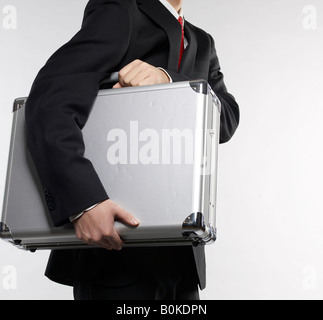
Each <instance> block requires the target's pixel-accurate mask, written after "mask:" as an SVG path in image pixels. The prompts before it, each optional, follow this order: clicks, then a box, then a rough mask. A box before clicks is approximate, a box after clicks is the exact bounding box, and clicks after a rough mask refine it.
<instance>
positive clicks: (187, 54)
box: [179, 20, 197, 74]
mask: <svg viewBox="0 0 323 320" xmlns="http://www.w3.org/2000/svg"><path fill="white" fill-rule="evenodd" d="M184 33H185V37H186V38H187V41H188V46H187V48H186V49H185V51H184V54H183V58H182V62H181V65H180V68H179V71H180V72H182V73H183V74H191V73H192V72H193V69H194V64H195V63H194V62H195V59H196V53H197V40H196V35H195V32H194V31H193V26H192V25H191V24H190V23H189V22H188V21H186V20H185V24H184Z"/></svg>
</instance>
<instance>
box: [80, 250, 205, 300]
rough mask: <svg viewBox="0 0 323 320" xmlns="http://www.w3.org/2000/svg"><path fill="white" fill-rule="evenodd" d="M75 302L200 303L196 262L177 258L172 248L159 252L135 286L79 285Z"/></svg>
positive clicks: (85, 283) (191, 258)
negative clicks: (156, 301) (144, 301)
mask: <svg viewBox="0 0 323 320" xmlns="http://www.w3.org/2000/svg"><path fill="white" fill-rule="evenodd" d="M129 272H131V263H129ZM74 299H75V300H199V299H200V297H199V290H198V277H197V273H196V268H195V262H194V259H193V257H187V259H183V258H182V257H178V255H175V251H173V250H172V248H171V247H169V248H159V249H158V252H157V254H156V256H155V258H154V261H153V263H152V265H151V267H150V269H149V270H148V271H147V272H146V273H145V274H144V275H143V276H142V277H141V278H139V279H138V280H137V281H135V282H134V283H131V284H129V285H127V286H122V287H109V286H106V285H98V284H92V283H88V282H83V281H76V282H75V284H74Z"/></svg>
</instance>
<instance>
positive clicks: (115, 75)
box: [100, 72, 119, 89]
mask: <svg viewBox="0 0 323 320" xmlns="http://www.w3.org/2000/svg"><path fill="white" fill-rule="evenodd" d="M118 82H119V72H112V73H110V75H109V76H108V77H107V78H106V79H104V80H103V81H102V82H101V84H100V89H107V88H112V86H113V85H115V84H116V83H118Z"/></svg>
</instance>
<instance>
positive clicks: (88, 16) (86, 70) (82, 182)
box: [26, 0, 239, 300]
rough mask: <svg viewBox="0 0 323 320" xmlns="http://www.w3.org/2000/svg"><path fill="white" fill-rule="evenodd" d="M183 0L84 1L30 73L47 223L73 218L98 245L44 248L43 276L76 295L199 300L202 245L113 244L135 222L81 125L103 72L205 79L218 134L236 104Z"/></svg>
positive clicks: (228, 127) (152, 79)
mask: <svg viewBox="0 0 323 320" xmlns="http://www.w3.org/2000/svg"><path fill="white" fill-rule="evenodd" d="M182 2H183V1H182V0H90V1H89V2H88V4H87V6H86V8H85V12H84V18H83V23H82V27H81V29H80V31H79V32H78V33H77V34H76V35H75V36H74V37H73V38H72V39H71V40H70V41H69V42H68V43H66V44H65V45H64V46H62V47H61V48H60V49H58V50H57V51H56V52H55V53H54V54H53V55H52V56H51V57H50V58H49V60H48V61H47V63H46V64H45V66H44V67H43V68H42V69H41V70H40V72H39V73H38V75H37V77H36V79H35V81H34V83H33V86H32V88H31V92H30V94H29V98H28V101H27V105H26V123H27V142H28V148H29V150H30V153H31V155H32V158H33V161H34V163H35V165H36V167H37V170H38V174H39V177H40V179H41V182H42V186H43V190H44V195H45V199H46V201H47V205H48V209H49V211H50V214H51V217H52V220H53V223H54V224H55V226H61V225H64V224H66V223H69V222H71V221H72V222H73V224H74V228H75V231H76V235H77V236H78V238H79V239H81V240H83V241H84V242H86V243H88V244H91V245H96V246H98V247H100V248H98V249H86V250H85V249H82V250H61V251H53V252H52V253H51V256H50V258H49V262H48V266H47V269H46V275H47V276H48V277H49V278H50V279H51V280H53V281H56V282H58V283H61V284H65V285H71V286H73V287H74V297H75V299H111V300H112V299H129V300H131V299H142V300H143V299H182V300H183V299H187V300H193V299H199V291H198V285H199V287H200V289H201V290H202V289H204V288H205V285H206V279H205V268H206V264H205V254H204V248H203V247H197V248H193V247H190V246H189V247H173V248H164V247H161V248H122V247H123V242H122V239H121V238H120V237H119V235H118V234H117V232H116V231H115V229H114V226H113V225H114V221H115V220H119V221H122V222H123V223H125V224H128V225H131V226H134V227H136V226H138V225H139V224H140V221H138V220H137V219H136V217H134V216H133V215H132V214H131V213H129V212H126V211H125V210H124V209H123V208H121V207H120V206H119V205H118V204H117V203H115V202H113V199H110V198H109V196H108V193H109V190H105V189H104V188H103V186H102V184H101V182H100V177H98V175H97V174H96V172H95V169H94V168H93V166H92V164H91V162H90V161H89V160H88V159H86V158H85V157H84V143H83V139H82V134H81V130H82V128H83V127H84V125H85V123H86V121H87V119H88V116H89V114H90V111H91V108H92V105H93V102H94V99H95V97H96V95H97V93H98V90H99V88H100V86H101V85H102V83H103V82H104V80H105V79H106V77H107V76H108V75H109V74H110V73H111V72H114V71H116V70H119V71H120V72H119V82H118V83H116V84H114V86H113V87H114V88H121V87H127V86H142V85H153V84H161V83H168V82H177V81H185V80H193V79H205V80H207V81H208V83H209V84H210V85H211V87H212V88H213V90H214V91H215V92H216V94H217V95H218V97H219V99H220V101H221V104H222V114H221V127H220V142H221V143H225V142H227V141H229V140H230V139H231V137H232V136H233V134H234V132H235V130H236V128H237V126H238V123H239V107H238V105H237V103H236V101H235V99H234V98H233V96H232V95H231V94H229V93H228V91H227V89H226V86H225V84H224V80H223V74H222V73H221V71H220V65H219V60H218V57H217V53H216V50H215V46H214V40H213V38H212V37H211V36H210V35H209V34H207V33H206V32H204V31H203V30H201V29H199V28H197V27H195V26H193V25H192V24H190V23H189V22H188V21H186V20H185V19H184V16H183V7H182V5H183V4H182Z"/></svg>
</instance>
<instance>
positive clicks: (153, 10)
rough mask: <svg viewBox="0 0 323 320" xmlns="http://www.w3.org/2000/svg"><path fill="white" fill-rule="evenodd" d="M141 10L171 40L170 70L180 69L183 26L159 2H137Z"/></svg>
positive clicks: (138, 0)
mask: <svg viewBox="0 0 323 320" xmlns="http://www.w3.org/2000/svg"><path fill="white" fill-rule="evenodd" d="M137 3H138V7H139V9H140V10H141V11H142V12H144V13H145V14H146V15H147V16H149V17H150V18H151V19H152V20H153V21H154V22H155V23H157V24H158V25H159V26H160V27H161V28H162V29H163V30H164V31H165V32H166V34H167V37H168V40H169V56H168V66H167V67H168V69H170V70H176V71H177V67H178V61H179V53H180V48H181V36H182V31H181V25H180V24H179V23H178V21H177V20H176V19H175V18H174V16H173V15H172V14H171V13H170V12H169V11H168V10H167V8H165V6H163V4H161V3H160V2H159V0H137Z"/></svg>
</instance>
